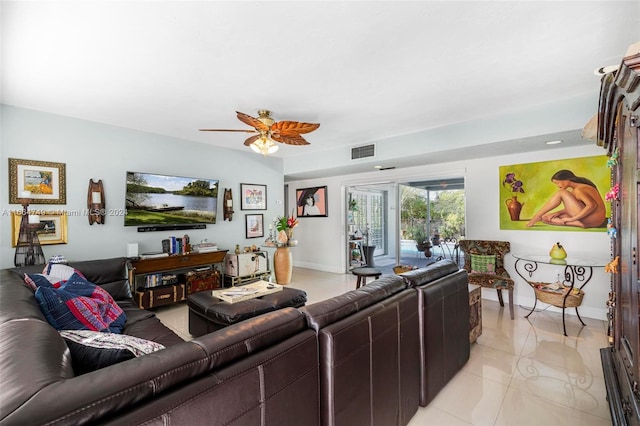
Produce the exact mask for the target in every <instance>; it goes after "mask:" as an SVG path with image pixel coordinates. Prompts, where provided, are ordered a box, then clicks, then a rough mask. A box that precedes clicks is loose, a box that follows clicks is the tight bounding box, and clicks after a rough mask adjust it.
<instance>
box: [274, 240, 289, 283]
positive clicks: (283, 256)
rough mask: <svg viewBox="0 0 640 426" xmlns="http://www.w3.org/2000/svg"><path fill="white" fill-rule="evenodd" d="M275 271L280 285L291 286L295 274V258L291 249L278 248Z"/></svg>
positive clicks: (275, 255)
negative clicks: (292, 275)
mask: <svg viewBox="0 0 640 426" xmlns="http://www.w3.org/2000/svg"><path fill="white" fill-rule="evenodd" d="M273 269H275V273H276V282H277V283H278V284H289V283H290V282H291V273H292V272H293V256H292V255H291V251H290V250H289V247H278V248H276V252H275V253H274V255H273Z"/></svg>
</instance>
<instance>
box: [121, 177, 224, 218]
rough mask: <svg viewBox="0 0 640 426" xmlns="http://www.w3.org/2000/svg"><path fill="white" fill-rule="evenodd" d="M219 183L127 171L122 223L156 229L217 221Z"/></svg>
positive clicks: (216, 181)
mask: <svg viewBox="0 0 640 426" xmlns="http://www.w3.org/2000/svg"><path fill="white" fill-rule="evenodd" d="M218 186H219V180H217V179H202V178H190V177H182V176H170V175H158V174H151V173H139V172H127V191H126V196H125V198H126V201H125V206H126V214H125V217H124V224H125V226H138V227H140V228H138V230H139V231H156V230H163V229H193V228H203V227H206V226H205V225H206V224H213V223H216V215H217V211H218Z"/></svg>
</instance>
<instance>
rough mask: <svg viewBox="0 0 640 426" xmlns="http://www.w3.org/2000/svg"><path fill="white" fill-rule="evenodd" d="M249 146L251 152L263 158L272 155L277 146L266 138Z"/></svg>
mask: <svg viewBox="0 0 640 426" xmlns="http://www.w3.org/2000/svg"><path fill="white" fill-rule="evenodd" d="M249 146H250V147H251V149H252V150H254V151H255V152H257V153H258V154H262V155H264V156H267V155H269V154H273V153H274V152H276V151H277V150H278V145H276V143H275V142H274V141H273V140H271V139H270V138H268V137H266V136H263V137H261V138H260V139H257V140H255V141H254V142H253V143H252V144H251V145H249Z"/></svg>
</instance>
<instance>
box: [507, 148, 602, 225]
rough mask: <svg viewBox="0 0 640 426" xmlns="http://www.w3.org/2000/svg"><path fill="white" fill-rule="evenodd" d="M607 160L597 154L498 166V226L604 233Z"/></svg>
mask: <svg viewBox="0 0 640 426" xmlns="http://www.w3.org/2000/svg"><path fill="white" fill-rule="evenodd" d="M606 162H607V156H605V155H602V156H596V157H583V158H574V159H567V160H555V161H545V162H538V163H527V164H516V165H511V166H501V167H500V176H501V189H500V195H501V205H500V228H501V229H521V230H541V231H542V230H544V231H550V230H554V231H560V230H562V231H572V230H573V231H602V232H604V231H606V225H607V218H608V217H609V216H610V210H611V209H610V205H609V203H607V202H605V194H606V192H607V191H608V190H609V189H610V188H609V185H610V169H609V168H607V166H606ZM525 188H526V189H525ZM509 196H510V197H511V198H509Z"/></svg>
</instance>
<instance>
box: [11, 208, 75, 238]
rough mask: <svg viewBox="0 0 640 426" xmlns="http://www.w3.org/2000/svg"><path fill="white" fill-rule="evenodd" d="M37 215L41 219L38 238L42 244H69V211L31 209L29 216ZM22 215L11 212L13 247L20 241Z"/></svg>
mask: <svg viewBox="0 0 640 426" xmlns="http://www.w3.org/2000/svg"><path fill="white" fill-rule="evenodd" d="M32 215H37V216H38V219H39V220H40V229H38V231H37V234H38V239H39V240H40V245H48V244H67V213H66V212H64V211H40V210H29V216H32ZM21 221H22V215H21V214H18V213H16V212H11V247H15V246H16V244H17V243H18V237H19V235H20V222H21Z"/></svg>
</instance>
